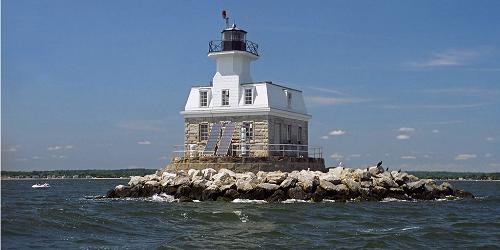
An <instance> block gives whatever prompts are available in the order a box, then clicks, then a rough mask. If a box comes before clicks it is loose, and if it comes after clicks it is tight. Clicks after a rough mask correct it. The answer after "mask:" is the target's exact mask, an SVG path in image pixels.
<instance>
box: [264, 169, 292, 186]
mask: <svg viewBox="0 0 500 250" xmlns="http://www.w3.org/2000/svg"><path fill="white" fill-rule="evenodd" d="M287 177H288V174H287V173H283V172H281V171H276V172H269V173H268V174H267V175H266V182H267V183H271V184H277V185H279V184H281V182H283V181H284V180H285V179H286V178H287Z"/></svg>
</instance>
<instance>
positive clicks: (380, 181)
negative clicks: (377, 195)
mask: <svg viewBox="0 0 500 250" xmlns="http://www.w3.org/2000/svg"><path fill="white" fill-rule="evenodd" d="M372 180H373V185H374V186H380V187H384V188H392V187H399V185H398V184H397V183H396V182H395V181H394V180H393V179H392V176H391V174H390V173H389V172H384V173H381V174H378V175H377V177H374V178H372Z"/></svg>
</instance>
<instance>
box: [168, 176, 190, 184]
mask: <svg viewBox="0 0 500 250" xmlns="http://www.w3.org/2000/svg"><path fill="white" fill-rule="evenodd" d="M167 183H168V182H167ZM190 183H191V180H190V179H189V177H187V176H186V175H177V176H175V177H174V179H173V181H172V185H173V186H181V185H189V184H190Z"/></svg>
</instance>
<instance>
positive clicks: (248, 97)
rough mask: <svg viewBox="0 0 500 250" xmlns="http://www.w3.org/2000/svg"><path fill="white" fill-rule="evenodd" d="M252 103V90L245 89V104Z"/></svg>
mask: <svg viewBox="0 0 500 250" xmlns="http://www.w3.org/2000/svg"><path fill="white" fill-rule="evenodd" d="M252 103H253V89H245V104H252Z"/></svg>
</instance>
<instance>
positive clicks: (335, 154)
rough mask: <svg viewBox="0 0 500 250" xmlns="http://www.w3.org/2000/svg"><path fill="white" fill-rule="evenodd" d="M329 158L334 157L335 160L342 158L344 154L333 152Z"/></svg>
mask: <svg viewBox="0 0 500 250" xmlns="http://www.w3.org/2000/svg"><path fill="white" fill-rule="evenodd" d="M330 158H332V159H335V160H341V159H343V158H344V156H343V155H341V154H339V153H333V154H332V155H330Z"/></svg>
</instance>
